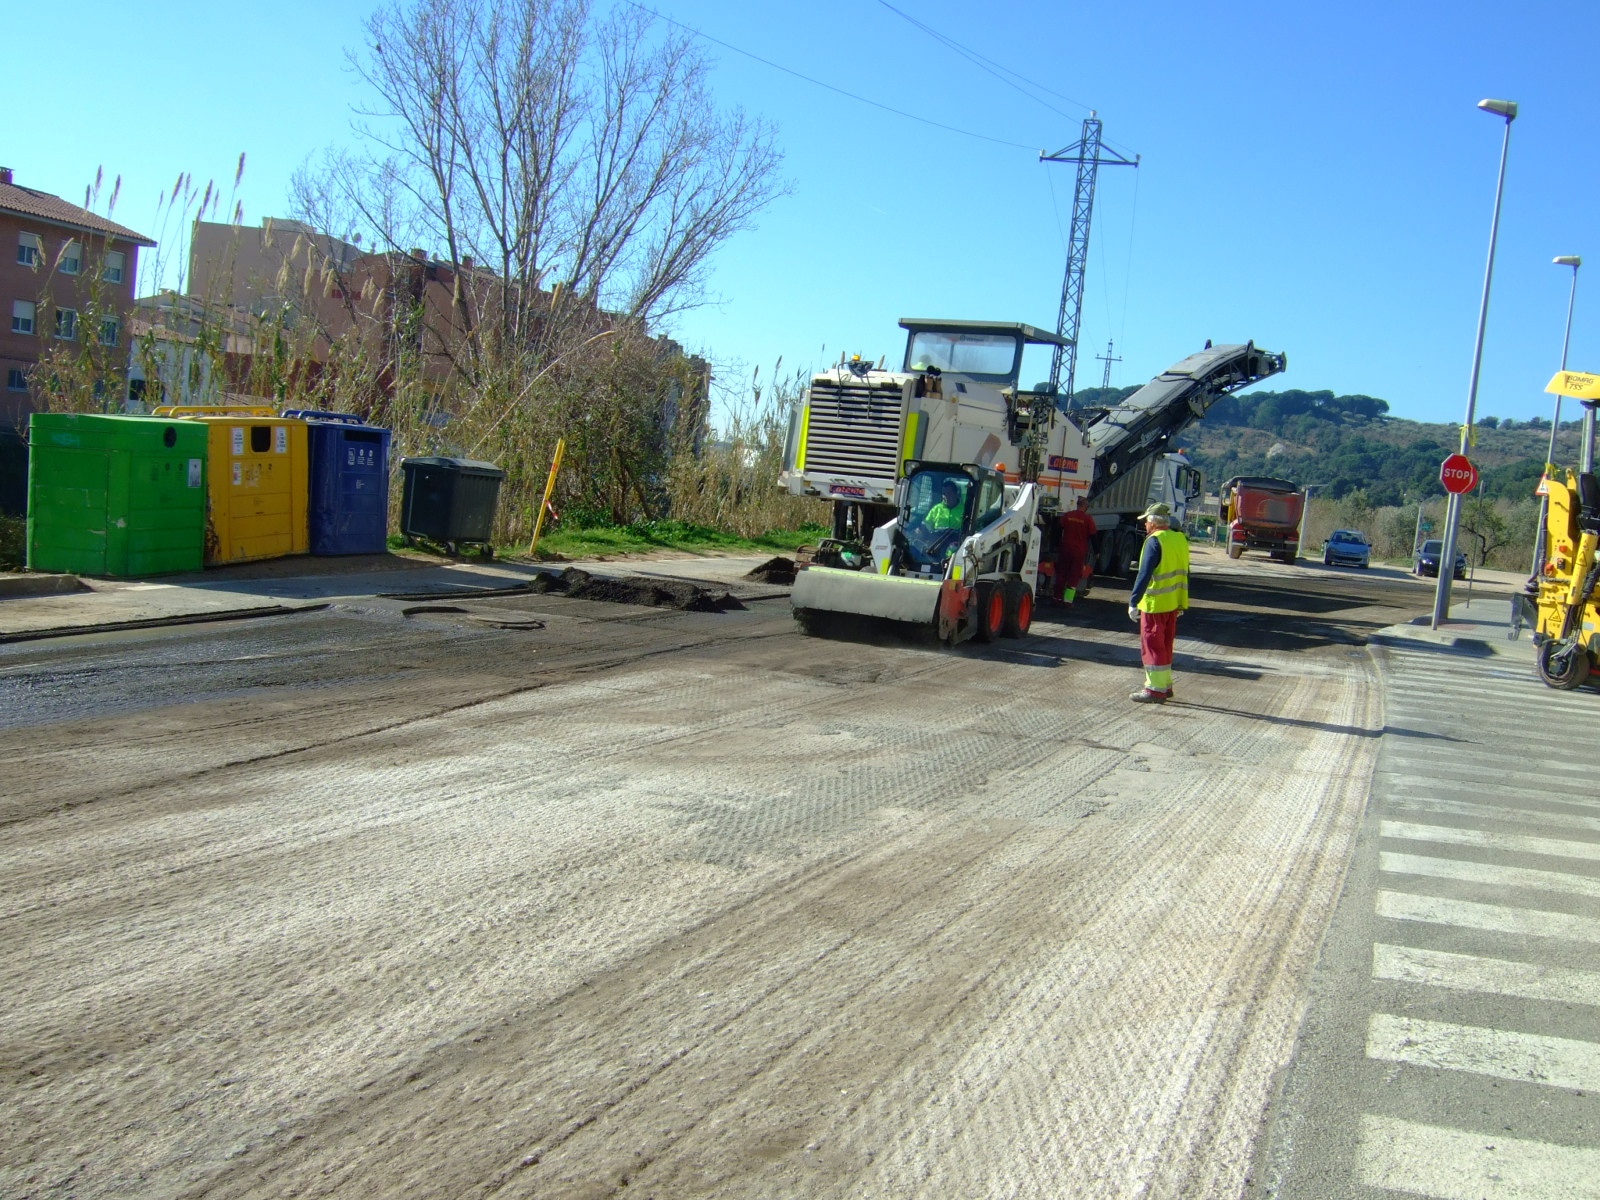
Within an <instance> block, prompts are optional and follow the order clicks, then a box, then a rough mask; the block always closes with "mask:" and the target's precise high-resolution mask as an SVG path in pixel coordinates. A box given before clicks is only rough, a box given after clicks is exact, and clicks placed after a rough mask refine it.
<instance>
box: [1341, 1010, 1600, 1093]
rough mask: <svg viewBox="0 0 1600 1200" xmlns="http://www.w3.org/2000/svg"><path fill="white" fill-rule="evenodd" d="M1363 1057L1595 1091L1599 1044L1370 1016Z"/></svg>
mask: <svg viewBox="0 0 1600 1200" xmlns="http://www.w3.org/2000/svg"><path fill="white" fill-rule="evenodd" d="M1367 1057H1368V1058H1377V1059H1382V1060H1384V1061H1385V1062H1398V1063H1408V1064H1410V1065H1412V1066H1418V1067H1432V1068H1434V1069H1435V1070H1440V1071H1466V1072H1469V1073H1470V1074H1473V1075H1488V1076H1491V1077H1493V1078H1495V1079H1515V1080H1517V1081H1519V1082H1521V1083H1542V1084H1544V1085H1546V1086H1547V1087H1561V1088H1578V1089H1581V1090H1583V1091H1589V1090H1591V1089H1593V1088H1600V1043H1596V1042H1580V1041H1575V1040H1573V1039H1572V1038H1558V1037H1544V1036H1541V1035H1540V1034H1535V1033H1516V1032H1513V1031H1511V1030H1507V1029H1488V1028H1485V1027H1483V1026H1481V1025H1456V1024H1453V1023H1451V1022H1449V1021H1421V1020H1418V1019H1416V1018H1414V1017H1397V1016H1394V1015H1393V1014H1392V1013H1373V1014H1372V1019H1371V1021H1369V1022H1368V1024H1367Z"/></svg>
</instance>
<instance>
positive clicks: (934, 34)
mask: <svg viewBox="0 0 1600 1200" xmlns="http://www.w3.org/2000/svg"><path fill="white" fill-rule="evenodd" d="M878 3H879V4H881V5H883V7H885V8H887V9H888V10H889V11H890V12H892V13H894V15H895V16H897V17H900V18H901V19H902V20H905V21H907V22H909V23H910V24H912V25H915V26H916V27H917V28H918V29H920V30H922V32H923V33H926V34H927V35H928V36H929V37H931V38H933V39H934V40H935V41H937V42H940V43H942V44H943V45H945V46H947V47H949V48H950V49H951V50H954V51H955V52H956V53H957V54H959V55H961V56H962V57H963V58H966V59H968V60H969V61H971V62H973V63H976V64H978V65H981V66H983V67H984V69H985V70H987V71H989V74H991V75H993V76H994V77H995V78H996V79H1000V82H1001V83H1003V84H1005V85H1006V86H1007V87H1012V88H1016V90H1017V91H1019V92H1022V94H1023V95H1024V96H1027V97H1028V99H1030V100H1032V101H1033V102H1034V103H1035V104H1039V105H1042V106H1043V107H1045V108H1048V109H1049V110H1050V111H1051V112H1053V113H1055V114H1056V115H1057V116H1058V117H1065V116H1067V115H1068V114H1066V113H1064V112H1062V111H1061V110H1060V109H1059V108H1056V107H1055V106H1054V105H1053V104H1045V102H1044V101H1043V100H1041V99H1039V97H1037V96H1035V95H1032V94H1030V93H1029V92H1027V91H1024V90H1023V89H1022V88H1020V87H1017V85H1016V84H1014V83H1012V82H1011V80H1009V79H1002V78H1001V77H1000V75H999V74H998V72H1001V71H1004V72H1005V73H1006V74H1007V75H1010V76H1013V77H1014V78H1017V79H1020V80H1022V82H1023V83H1025V84H1027V85H1028V86H1029V87H1033V88H1038V89H1039V90H1040V91H1041V92H1044V93H1045V94H1046V95H1050V96H1054V97H1055V98H1056V99H1058V100H1065V101H1066V102H1067V103H1068V104H1076V105H1077V106H1078V107H1079V108H1081V109H1084V110H1085V111H1086V112H1092V111H1094V109H1093V106H1092V105H1089V104H1085V103H1084V102H1083V101H1082V100H1074V99H1073V98H1072V97H1071V96H1064V95H1062V94H1061V93H1060V92H1057V91H1053V90H1051V89H1050V88H1047V87H1045V85H1044V84H1042V83H1040V82H1038V81H1037V80H1034V79H1029V78H1028V77H1027V76H1026V75H1024V74H1022V73H1021V72H1020V71H1013V70H1012V69H1011V68H1010V67H1008V66H1005V65H1004V64H1002V63H997V62H995V61H994V60H993V59H990V58H985V57H984V56H983V55H981V54H979V53H978V52H977V51H976V50H969V49H968V48H967V47H965V46H963V45H962V44H961V43H960V42H958V41H956V40H955V39H954V38H951V37H948V36H946V35H945V34H942V33H940V32H939V31H938V30H937V29H935V28H933V26H931V25H926V24H924V23H923V22H921V21H919V20H917V19H916V18H915V17H913V16H911V15H909V14H907V13H904V12H901V11H900V10H899V9H898V8H896V7H895V6H894V5H892V4H890V3H889V0H878ZM991 68H992V69H991ZM1104 144H1105V145H1107V146H1117V143H1116V142H1113V141H1109V140H1108V141H1106V142H1105V143H1104ZM1119 148H1120V149H1121V150H1123V151H1124V152H1125V153H1129V154H1131V153H1133V151H1131V150H1129V149H1128V148H1127V147H1126V146H1122V147H1119Z"/></svg>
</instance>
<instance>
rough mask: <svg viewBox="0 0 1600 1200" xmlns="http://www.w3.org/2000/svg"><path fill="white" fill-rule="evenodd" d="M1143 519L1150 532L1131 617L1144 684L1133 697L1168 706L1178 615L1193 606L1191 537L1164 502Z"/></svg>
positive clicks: (1131, 602) (1139, 701)
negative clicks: (1180, 528)
mask: <svg viewBox="0 0 1600 1200" xmlns="http://www.w3.org/2000/svg"><path fill="white" fill-rule="evenodd" d="M1140 520H1142V521H1143V522H1144V528H1145V532H1146V533H1147V534H1149V536H1148V537H1147V538H1145V541H1144V551H1143V552H1142V553H1141V554H1140V555H1139V571H1138V574H1137V575H1135V576H1134V579H1133V590H1132V591H1130V592H1129V593H1128V616H1129V617H1130V618H1132V619H1133V620H1135V621H1137V622H1139V657H1140V659H1141V660H1142V661H1143V662H1144V687H1143V688H1142V689H1141V690H1139V691H1137V692H1134V693H1133V695H1132V696H1130V697H1129V699H1130V700H1132V701H1133V702H1134V703H1135V704H1165V703H1166V702H1167V701H1168V700H1171V699H1172V648H1173V644H1174V643H1175V642H1176V641H1177V639H1178V618H1179V617H1180V616H1182V615H1183V614H1184V613H1185V612H1187V611H1188V610H1189V539H1188V538H1186V537H1184V536H1183V534H1181V533H1179V532H1178V531H1177V530H1176V529H1174V528H1172V510H1171V509H1170V508H1168V507H1167V506H1166V505H1165V504H1152V505H1151V506H1150V507H1149V508H1147V509H1146V510H1145V511H1144V515H1143V516H1142V517H1140Z"/></svg>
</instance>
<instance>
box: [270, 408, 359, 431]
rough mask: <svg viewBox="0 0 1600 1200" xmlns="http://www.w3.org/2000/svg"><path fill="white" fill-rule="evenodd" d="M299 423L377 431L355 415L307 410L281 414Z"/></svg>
mask: <svg viewBox="0 0 1600 1200" xmlns="http://www.w3.org/2000/svg"><path fill="white" fill-rule="evenodd" d="M283 415H284V416H286V417H294V418H296V419H298V420H301V421H311V422H313V423H315V424H325V425H359V426H361V427H362V428H363V429H377V428H379V427H378V426H377V425H368V424H367V423H366V421H364V420H362V419H361V418H360V417H358V416H357V415H356V414H355V413H342V412H317V411H315V410H314V409H309V408H292V409H290V410H288V411H287V412H285V413H284V414H283Z"/></svg>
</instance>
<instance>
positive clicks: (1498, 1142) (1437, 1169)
mask: <svg viewBox="0 0 1600 1200" xmlns="http://www.w3.org/2000/svg"><path fill="white" fill-rule="evenodd" d="M1361 1124H1362V1130H1361V1176H1362V1181H1363V1182H1364V1183H1366V1184H1367V1186H1369V1187H1375V1188H1388V1189H1390V1190H1391V1191H1396V1192H1406V1193H1408V1194H1410V1195H1413V1196H1434V1197H1437V1198H1438V1200H1532V1198H1533V1197H1538V1198H1539V1200H1600V1150H1595V1149H1591V1148H1589V1147H1586V1146H1556V1145H1552V1144H1551V1143H1549V1142H1535V1141H1530V1140H1528V1139H1526V1138H1514V1137H1506V1136H1505V1135H1504V1134H1492V1135H1485V1134H1481V1133H1473V1132H1472V1131H1470V1130H1466V1129H1441V1128H1439V1127H1438V1126H1435V1125H1418V1124H1416V1123H1415V1122H1412V1121H1398V1120H1395V1119H1394V1118H1392V1117H1378V1116H1373V1115H1372V1114H1370V1113H1369V1114H1367V1115H1366V1116H1364V1117H1363V1118H1362V1121H1361Z"/></svg>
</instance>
